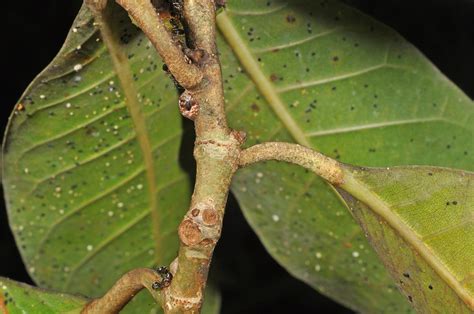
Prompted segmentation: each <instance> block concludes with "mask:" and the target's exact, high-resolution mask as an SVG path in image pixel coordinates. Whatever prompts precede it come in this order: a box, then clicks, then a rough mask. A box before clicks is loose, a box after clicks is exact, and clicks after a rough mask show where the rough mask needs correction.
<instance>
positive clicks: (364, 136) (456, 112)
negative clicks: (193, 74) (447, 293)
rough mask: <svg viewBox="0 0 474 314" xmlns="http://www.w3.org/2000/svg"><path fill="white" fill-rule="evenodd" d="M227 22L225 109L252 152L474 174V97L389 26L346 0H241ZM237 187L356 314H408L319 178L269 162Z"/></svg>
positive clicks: (270, 240)
mask: <svg viewBox="0 0 474 314" xmlns="http://www.w3.org/2000/svg"><path fill="white" fill-rule="evenodd" d="M217 21H218V26H219V29H220V32H221V34H222V38H221V39H220V42H219V47H220V52H221V55H222V63H223V74H224V79H225V80H226V83H227V84H226V86H225V88H226V97H227V112H228V114H229V120H230V124H231V126H232V127H233V128H234V129H240V130H245V131H246V132H247V134H248V141H247V144H248V145H251V144H255V143H259V142H264V141H269V140H272V141H275V140H278V141H290V142H297V143H299V144H303V145H306V146H309V147H312V148H315V149H317V150H318V151H321V152H323V153H325V154H326V155H328V156H330V157H333V158H335V159H338V160H341V161H344V162H347V163H352V164H359V165H370V166H393V165H401V164H419V165H423V164H431V165H437V166H447V167H455V168H464V169H474V168H473V165H474V162H473V161H474V158H473V156H474V149H473V148H474V142H473V141H472V136H473V125H474V123H473V122H474V115H473V111H474V106H473V103H472V101H471V100H470V99H469V98H468V97H466V95H464V94H463V93H462V91H460V90H459V89H458V88H457V87H456V86H454V85H453V84H452V83H451V82H450V81H449V80H448V79H446V77H444V76H443V75H442V74H441V73H440V72H439V71H438V70H437V69H436V68H435V67H434V66H433V65H432V64H431V63H430V62H429V61H428V60H427V59H426V58H425V57H424V56H423V55H422V54H421V53H420V52H419V51H418V50H416V49H415V48H414V47H413V46H411V45H410V44H409V43H407V42H406V41H405V40H403V39H402V38H401V37H400V36H399V35H398V34H396V33H395V32H394V31H393V30H391V29H389V28H388V27H386V26H384V25H382V24H380V23H379V22H377V21H374V20H373V19H371V18H369V17H367V16H365V15H363V14H361V13H360V12H358V11H356V10H354V9H351V8H349V7H347V6H345V5H341V4H339V3H338V2H336V1H317V2H308V1H289V2H284V1H263V0H262V1H250V0H248V1H246V0H240V1H231V2H229V4H228V5H227V9H226V10H225V12H224V13H222V14H220V15H219V16H218V18H217ZM232 191H233V192H234V194H235V195H236V197H237V199H238V201H239V204H240V205H241V207H242V209H243V211H244V214H245V216H246V218H247V220H248V221H249V223H250V224H251V226H252V227H253V229H254V230H255V232H256V233H257V234H258V236H259V237H260V239H261V240H262V242H263V244H264V245H265V247H266V248H267V250H268V251H269V252H270V254H271V255H272V256H273V257H274V258H275V259H276V260H277V261H278V262H279V263H280V264H281V265H282V266H284V267H285V268H286V269H287V270H288V271H289V272H290V273H291V274H292V275H293V276H295V277H297V278H299V279H301V280H303V281H304V282H306V283H308V284H309V285H311V286H312V287H314V288H316V289H317V290H318V291H320V292H322V293H324V294H326V295H328V296H330V297H332V298H334V299H336V300H338V301H339V302H341V303H343V304H344V305H346V306H348V307H350V308H352V309H355V310H358V311H362V312H377V313H378V312H404V311H409V310H410V308H411V306H410V305H409V302H407V301H406V298H404V297H403V296H402V295H401V294H399V293H398V292H397V287H396V283H395V282H394V281H393V280H392V279H391V278H390V276H389V274H388V272H387V271H386V270H385V268H384V266H383V265H382V263H381V262H380V260H379V258H378V257H377V255H376V254H375V252H374V251H373V250H372V249H371V247H370V246H369V244H368V243H367V240H366V239H365V237H364V235H363V233H362V231H361V230H360V227H359V226H358V225H357V224H356V223H355V222H354V220H353V219H352V217H351V215H350V214H349V212H348V211H347V210H346V209H345V206H344V204H343V202H341V199H340V197H339V196H337V194H336V193H334V190H332V189H331V188H330V187H329V186H328V185H327V184H326V183H325V182H323V181H322V180H321V179H319V178H316V177H315V176H314V175H313V174H311V173H307V172H306V171H304V170H302V169H299V168H297V167H296V166H291V165H282V164H278V165H276V164H275V163H265V164H260V165H255V166H252V167H250V168H247V169H243V170H240V171H239V172H238V174H237V176H236V178H235V179H234V184H233V188H232ZM354 255H356V256H357V257H354Z"/></svg>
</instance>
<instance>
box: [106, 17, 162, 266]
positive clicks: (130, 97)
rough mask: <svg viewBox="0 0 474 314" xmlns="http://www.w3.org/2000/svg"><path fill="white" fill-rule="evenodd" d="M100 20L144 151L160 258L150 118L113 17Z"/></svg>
mask: <svg viewBox="0 0 474 314" xmlns="http://www.w3.org/2000/svg"><path fill="white" fill-rule="evenodd" d="M99 18H102V22H103V23H101V24H100V32H101V35H102V40H103V42H104V43H105V45H106V47H107V50H108V51H109V55H110V58H111V60H112V64H113V67H114V69H115V72H116V74H117V77H118V79H119V82H120V85H121V86H122V90H123V93H124V95H125V99H126V105H127V108H128V110H129V112H130V116H131V118H132V122H133V125H134V129H135V133H136V138H137V140H138V143H139V145H140V149H141V151H142V157H143V162H144V165H145V171H146V178H147V187H148V199H149V203H150V211H151V217H152V228H153V231H152V232H153V236H154V239H155V247H156V250H155V253H156V255H158V254H159V252H160V250H159V248H160V243H158V242H159V239H160V235H159V225H160V223H159V222H160V217H159V215H158V198H157V195H156V190H157V187H156V177H155V166H154V161H153V154H152V152H153V150H152V147H151V141H150V138H149V135H148V131H147V127H146V118H145V116H144V115H143V112H142V110H141V105H140V101H139V100H138V96H137V91H136V86H135V84H134V81H133V75H132V72H131V68H130V64H129V59H128V58H127V56H126V55H125V53H124V49H122V47H121V46H120V41H119V39H118V38H117V36H116V34H114V32H113V29H112V28H111V26H110V24H109V23H108V21H109V19H110V18H112V17H111V16H110V15H109V14H107V13H105V14H103V15H102V16H101V17H99ZM157 257H158V256H157Z"/></svg>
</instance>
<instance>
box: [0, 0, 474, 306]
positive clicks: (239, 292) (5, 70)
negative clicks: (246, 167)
mask: <svg viewBox="0 0 474 314" xmlns="http://www.w3.org/2000/svg"><path fill="white" fill-rule="evenodd" d="M228 1H232V0H228ZM308 1H309V0H308ZM346 2H347V3H349V4H350V5H353V6H355V7H358V8H359V9H361V10H362V11H364V12H366V13H368V14H369V15H372V16H374V17H375V18H377V19H379V20H381V21H382V22H384V23H386V24H388V25H390V26H391V27H393V28H394V29H396V30H397V31H398V32H400V33H401V34H402V35H403V36H404V37H405V38H407V39H408V40H409V41H410V42H412V43H413V44H415V46H417V47H418V48H419V49H420V50H421V51H422V52H423V53H424V54H425V55H426V56H427V57H428V58H429V59H430V60H431V61H432V62H433V63H434V64H435V65H437V66H438V68H440V69H441V71H442V72H443V73H445V74H446V75H447V76H448V77H449V78H450V79H451V80H453V81H454V82H455V83H456V84H457V85H458V86H459V87H460V88H461V89H463V90H464V91H465V92H466V93H467V94H468V95H469V96H470V97H471V98H472V97H473V96H474V84H473V74H474V61H473V58H474V18H473V17H474V1H473V0H440V1H429V0H419V1H416V0H411V1H409V0H398V1H393V0H391V1H377V0H347V1H346ZM79 7H80V1H78V0H74V1H73V0H68V1H65V0H43V1H8V2H6V3H4V4H2V9H3V10H2V12H3V16H2V19H1V23H2V24H3V25H2V28H1V29H2V30H3V32H2V35H1V38H0V40H1V41H2V44H1V46H2V58H1V59H0V62H1V70H2V72H1V75H2V78H1V81H2V83H1V86H2V92H1V94H0V97H1V98H0V99H1V102H2V113H1V121H0V122H1V129H0V130H1V131H2V133H3V130H4V129H5V125H6V122H7V119H8V115H9V114H10V112H11V110H12V108H13V106H14V105H15V103H16V101H17V100H18V98H19V97H20V95H21V93H22V92H23V91H24V90H25V88H26V87H27V85H28V84H29V83H30V82H31V80H32V79H33V78H34V77H35V75H36V74H38V73H39V72H40V71H41V70H42V69H43V68H44V67H45V66H46V65H47V64H48V63H49V62H50V61H51V59H52V58H53V57H54V55H55V54H56V53H57V51H58V50H59V48H60V46H61V44H62V43H63V40H64V38H65V36H66V33H67V31H68V29H69V27H70V25H71V23H72V21H73V19H74V17H75V15H76V13H77V11H78V9H79ZM1 196H3V193H2V194H1ZM1 196H0V197H1ZM223 230H224V232H223V237H222V240H221V241H220V242H219V245H218V248H217V250H216V253H215V257H214V263H215V265H216V267H214V269H219V270H218V272H219V273H218V274H217V275H218V277H219V278H220V280H219V286H220V289H221V291H222V295H223V308H222V313H225V314H228V313H291V312H295V309H297V310H296V312H320V311H322V312H330V313H351V311H349V310H347V309H345V308H343V307H342V306H340V305H338V304H337V303H334V302H332V301H331V300H329V299H327V298H325V297H323V296H321V295H319V294H317V293H315V292H314V291H313V290H312V289H311V288H309V287H308V286H306V285H305V284H303V283H301V282H300V281H298V280H296V279H293V278H292V277H291V276H290V275H289V274H288V273H287V272H286V271H285V270H284V269H283V268H282V267H280V266H279V265H278V264H277V263H276V262H274V261H273V260H272V259H271V258H270V256H269V255H268V254H267V253H266V251H265V250H264V248H263V247H262V245H261V244H260V242H259V240H258V238H257V237H256V236H255V234H254V233H253V232H252V230H251V229H250V227H249V226H248V224H247V223H246V222H245V220H244V218H243V216H242V214H241V213H240V211H239V209H238V206H237V205H236V203H235V200H233V199H232V198H231V200H230V205H229V208H228V210H227V213H226V219H225V223H224V229H223ZM236 248H239V250H241V251H239V250H236ZM0 276H6V277H10V278H13V279H15V280H19V281H23V282H27V283H32V281H31V279H30V278H29V276H28V274H27V273H26V271H25V268H24V266H23V263H22V261H21V258H20V256H19V254H18V251H17V249H16V247H15V243H14V241H13V237H12V235H11V232H10V229H9V227H8V223H7V217H6V212H5V208H4V202H3V200H2V199H0ZM256 296H258V298H257V297H256Z"/></svg>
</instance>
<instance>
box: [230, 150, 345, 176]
mask: <svg viewBox="0 0 474 314" xmlns="http://www.w3.org/2000/svg"><path fill="white" fill-rule="evenodd" d="M264 160H278V161H286V162H289V163H293V164H297V165H300V166H302V167H304V168H306V169H309V170H311V171H313V172H314V173H316V174H317V175H319V176H321V177H322V178H324V179H326V180H327V181H329V182H330V183H332V184H334V185H340V184H342V183H343V182H344V179H343V173H342V169H341V165H340V164H339V162H337V161H335V160H334V159H331V158H329V157H326V156H324V155H322V154H320V153H318V152H316V151H314V150H312V149H309V148H307V147H304V146H301V145H298V144H290V143H280V142H269V143H264V144H258V145H255V146H252V147H250V148H247V149H244V150H243V151H242V152H241V153H240V158H239V166H240V167H245V166H248V165H250V164H253V163H256V162H259V161H264Z"/></svg>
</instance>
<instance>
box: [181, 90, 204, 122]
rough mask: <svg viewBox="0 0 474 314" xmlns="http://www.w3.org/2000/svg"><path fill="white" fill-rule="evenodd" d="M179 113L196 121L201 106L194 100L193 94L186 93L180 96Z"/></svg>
mask: <svg viewBox="0 0 474 314" xmlns="http://www.w3.org/2000/svg"><path fill="white" fill-rule="evenodd" d="M178 103H179V111H180V112H181V114H182V115H183V116H184V117H186V118H188V119H190V120H194V119H196V117H197V115H198V114H199V104H198V103H197V101H196V100H194V98H193V95H192V93H191V92H188V91H184V92H183V93H182V94H181V95H180V96H179V102H178Z"/></svg>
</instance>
